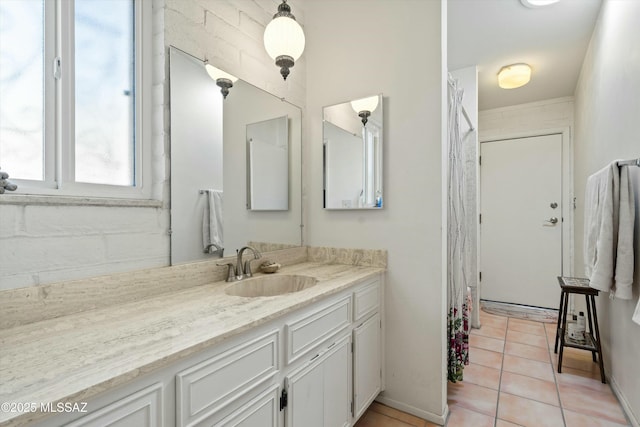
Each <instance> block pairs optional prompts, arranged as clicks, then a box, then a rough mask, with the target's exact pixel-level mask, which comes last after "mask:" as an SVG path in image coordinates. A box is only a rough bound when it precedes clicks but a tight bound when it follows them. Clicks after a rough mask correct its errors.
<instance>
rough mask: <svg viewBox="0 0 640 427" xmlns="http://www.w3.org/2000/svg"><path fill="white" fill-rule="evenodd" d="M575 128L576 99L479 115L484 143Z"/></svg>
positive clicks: (515, 106)
mask: <svg viewBox="0 0 640 427" xmlns="http://www.w3.org/2000/svg"><path fill="white" fill-rule="evenodd" d="M565 127H573V97H565V98H554V99H547V100H544V101H538V102H531V103H528V104H520V105H514V106H511V107H503V108H494V109H492V110H483V111H480V112H479V113H478V131H479V137H480V140H481V141H482V140H486V139H487V138H492V137H496V136H503V135H510V134H515V133H522V132H529V131H538V130H542V129H560V128H565Z"/></svg>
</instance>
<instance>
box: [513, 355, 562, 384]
mask: <svg viewBox="0 0 640 427" xmlns="http://www.w3.org/2000/svg"><path fill="white" fill-rule="evenodd" d="M502 369H503V371H506V372H513V373H516V374H520V375H527V376H529V377H533V378H537V379H539V380H544V381H549V382H554V381H555V378H554V375H553V366H552V365H551V363H548V362H539V361H537V360H531V359H525V358H524V357H518V356H512V355H511V354H505V355H504V362H503V364H502Z"/></svg>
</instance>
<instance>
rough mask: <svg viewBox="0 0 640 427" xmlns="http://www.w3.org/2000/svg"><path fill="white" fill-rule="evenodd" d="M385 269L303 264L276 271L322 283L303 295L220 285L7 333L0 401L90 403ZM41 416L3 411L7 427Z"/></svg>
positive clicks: (1, 347)
mask: <svg viewBox="0 0 640 427" xmlns="http://www.w3.org/2000/svg"><path fill="white" fill-rule="evenodd" d="M383 271H384V268H380V267H363V266H354V265H343V264H324V263H313V262H303V263H300V264H295V265H291V266H286V267H284V268H283V269H281V270H280V272H278V273H276V274H301V275H306V276H311V277H315V278H316V279H318V284H317V285H316V286H313V287H311V288H308V289H305V290H303V291H300V292H296V293H291V294H286V295H281V296H275V297H258V298H243V297H235V296H228V295H226V294H225V293H224V289H225V288H226V287H227V286H228V285H229V284H228V283H226V282H213V283H211V284H208V285H201V286H195V287H192V288H187V289H181V290H178V291H175V292H171V293H169V294H162V295H158V296H154V297H150V298H147V299H143V300H139V301H134V302H129V303H124V304H118V305H113V306H110V307H104V308H97V309H93V310H89V311H84V312H80V313H75V314H70V315H66V316H61V317H56V318H53V319H49V320H43V321H39V322H35V323H29V324H25V325H21V326H16V327H13V328H9V329H4V330H0V402H21V403H31V402H35V403H37V404H38V406H39V405H40V403H47V402H52V403H57V402H81V401H86V400H87V399H89V398H91V397H92V396H95V395H97V394H98V393H101V392H103V391H105V390H108V389H110V388H112V387H115V386H118V385H120V384H124V383H126V382H128V381H130V380H132V379H135V378H136V377H138V376H140V375H143V374H145V373H147V372H150V371H152V370H155V369H159V368H162V367H164V366H167V365H169V364H171V363H172V362H175V361H177V360H179V359H181V358H184V357H186V356H189V355H191V354H194V353H196V352H198V351H200V350H202V349H205V348H207V347H209V346H211V345H214V344H216V343H217V342H220V341H222V340H224V339H226V338H229V337H231V336H233V335H235V334H239V333H241V332H244V331H247V330H249V329H251V328H253V327H255V326H258V325H261V324H263V323H266V322H268V321H270V320H272V319H275V318H277V317H280V316H282V315H284V314H286V313H289V312H291V311H293V310H296V309H298V308H301V307H304V306H306V305H309V304H311V303H313V302H315V301H318V300H319V299H322V298H324V297H326V296H328V295H331V294H334V293H337V292H339V291H341V290H343V289H346V288H348V287H350V286H352V285H355V284H357V283H360V282H362V281H363V280H365V279H367V278H369V277H372V276H374V275H376V274H379V273H381V272H383ZM40 416H42V414H17V413H6V412H2V411H0V425H3V426H4V425H21V424H23V423H28V422H29V421H30V420H33V419H35V418H40Z"/></svg>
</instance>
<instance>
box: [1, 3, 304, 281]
mask: <svg viewBox="0 0 640 427" xmlns="http://www.w3.org/2000/svg"><path fill="white" fill-rule="evenodd" d="M279 3H280V2H279V1H277V0H189V1H186V0H153V17H152V26H153V29H152V33H153V40H152V44H153V53H152V57H153V59H152V66H153V72H152V74H153V114H152V117H151V121H152V125H151V126H152V150H151V155H152V194H153V197H154V198H156V199H159V200H162V207H160V208H158V207H120V206H77V205H73V206H70V205H55V206H43V205H9V204H3V205H0V249H1V251H2V254H1V256H0V290H2V289H11V288H17V287H25V286H33V285H38V284H42V283H51V282H55V281H61V280H72V279H77V278H83V277H90V276H95V275H100V274H108V273H115V272H122V271H131V270H137V269H143V268H151V267H159V266H165V265H168V264H169V259H170V254H169V251H170V243H169V236H168V234H167V231H168V229H169V205H170V204H169V194H170V188H169V171H170V159H169V153H170V150H169V147H170V145H169V144H170V140H169V131H170V115H169V105H168V99H169V97H168V93H169V85H168V63H167V60H166V59H167V52H168V46H169V45H173V46H175V47H178V48H180V49H182V50H184V51H186V52H188V53H191V54H192V55H195V56H197V57H200V58H202V59H204V58H206V59H208V60H209V61H210V62H211V63H212V64H213V65H216V66H218V67H220V68H222V69H224V70H226V71H228V72H230V73H232V74H235V75H237V76H238V77H240V78H241V79H243V80H246V81H248V82H249V83H251V84H253V85H255V86H258V87H260V88H261V89H264V90H267V91H269V92H271V93H274V94H275V95H277V96H279V97H285V98H286V99H287V100H289V101H290V102H293V103H294V104H297V105H299V106H302V107H303V106H304V103H305V97H306V67H305V60H304V55H303V57H302V58H301V59H300V60H299V62H298V63H297V64H296V65H295V67H294V68H293V69H292V71H291V75H290V76H289V78H288V79H287V81H286V82H285V81H283V79H282V77H281V76H280V72H279V69H278V68H277V67H276V66H275V64H274V63H273V61H272V59H271V58H270V57H269V56H268V55H267V53H266V52H265V50H264V46H263V42H262V33H263V31H264V27H265V26H266V24H267V23H268V22H269V21H270V20H271V18H272V16H273V14H274V13H275V12H276V10H277V6H278V4H279ZM300 3H301V2H299V1H295V0H294V1H290V2H289V4H290V5H291V7H292V9H293V13H294V14H295V15H296V19H297V20H298V22H300V24H301V25H303V27H304V14H303V13H302V9H301V6H300Z"/></svg>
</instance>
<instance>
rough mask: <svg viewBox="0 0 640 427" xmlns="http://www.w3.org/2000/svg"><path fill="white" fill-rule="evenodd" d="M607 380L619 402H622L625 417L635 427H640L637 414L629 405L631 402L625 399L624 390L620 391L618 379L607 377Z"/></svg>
mask: <svg viewBox="0 0 640 427" xmlns="http://www.w3.org/2000/svg"><path fill="white" fill-rule="evenodd" d="M607 379H608V380H609V385H611V390H613V393H614V394H615V395H616V397H617V398H618V401H619V402H620V406H622V410H623V411H624V413H625V415H626V416H627V418H628V419H629V421H630V422H631V425H632V426H633V427H640V422H638V419H637V418H636V416H635V414H634V413H633V411H632V410H631V406H630V405H629V402H628V401H627V398H626V397H625V395H624V394H623V393H622V390H620V387H619V386H618V382H617V381H616V379H615V378H614V377H613V376H610V375H607Z"/></svg>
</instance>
